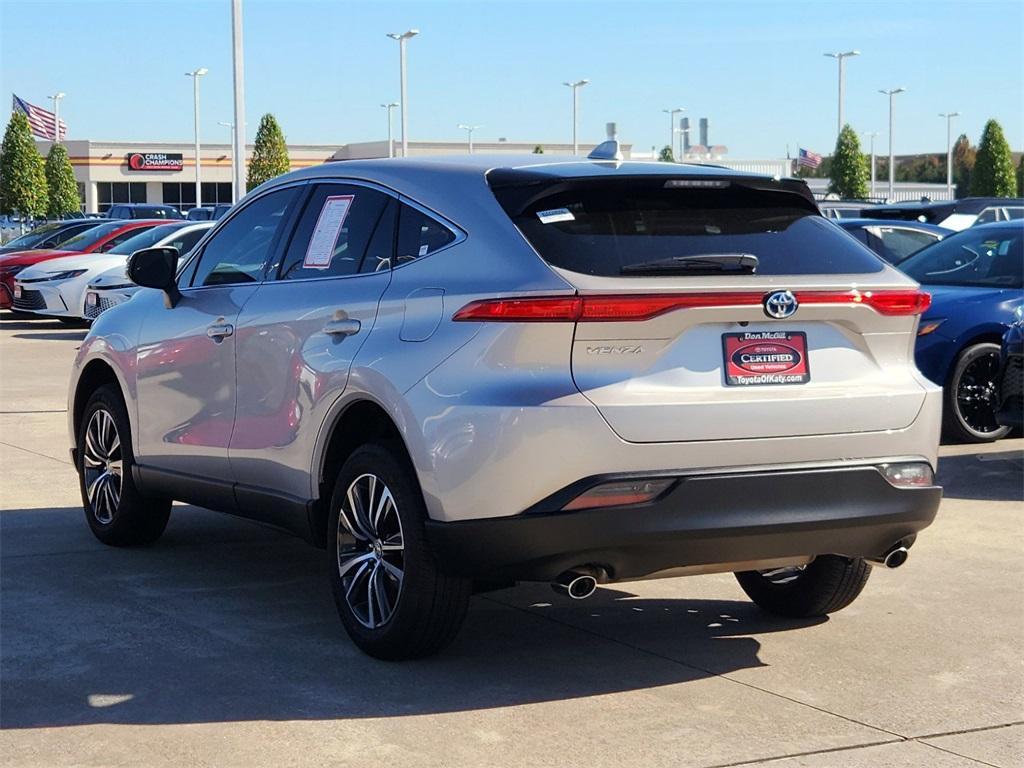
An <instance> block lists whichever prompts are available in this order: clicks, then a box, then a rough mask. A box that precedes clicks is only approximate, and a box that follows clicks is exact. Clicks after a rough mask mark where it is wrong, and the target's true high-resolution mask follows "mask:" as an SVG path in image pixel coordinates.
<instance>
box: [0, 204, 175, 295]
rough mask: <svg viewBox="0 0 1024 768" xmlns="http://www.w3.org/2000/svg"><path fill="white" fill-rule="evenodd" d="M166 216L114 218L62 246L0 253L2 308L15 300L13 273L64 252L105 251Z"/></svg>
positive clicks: (161, 220)
mask: <svg viewBox="0 0 1024 768" xmlns="http://www.w3.org/2000/svg"><path fill="white" fill-rule="evenodd" d="M166 223H167V221H166V220H165V219H135V220H131V221H111V222H110V223H108V224H100V225H99V226H96V227H93V228H91V229H88V230H86V231H85V232H82V233H81V234H78V235H75V236H74V237H72V238H71V239H70V240H66V241H65V242H63V243H61V245H60V250H56V249H44V250H38V251H15V252H14V253H5V254H3V255H0V309H11V307H12V306H13V304H14V276H15V275H16V274H18V273H19V272H20V271H21V270H23V269H24V268H25V267H28V266H31V265H32V264H38V263H39V262H41V261H48V260H50V259H57V258H60V257H61V256H75V255H78V254H83V253H106V252H107V251H109V250H110V249H111V248H113V247H114V246H116V245H119V244H120V243H121V242H123V241H124V240H127V239H128V238H129V237H133V236H134V235H137V234H139V233H140V232H144V231H145V230H147V229H150V228H151V227H155V226H156V225H157V224H166Z"/></svg>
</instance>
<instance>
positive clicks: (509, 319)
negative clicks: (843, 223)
mask: <svg viewBox="0 0 1024 768" xmlns="http://www.w3.org/2000/svg"><path fill="white" fill-rule="evenodd" d="M765 295H766V294H765V293H762V292H752V291H744V292H733V293H656V294H612V295H597V296H539V297H517V298H503V299H481V300H479V301H472V302H470V303H469V304H467V305H466V306H464V307H463V308H462V309H460V310H459V311H458V312H456V313H455V315H454V316H453V317H452V319H453V320H458V321H476V322H497V323H554V322H572V323H575V322H579V323H594V322H633V321H640V320H650V319H651V318H652V317H657V316H658V315H663V314H665V313H666V312H673V311H675V310H677V309H709V308H716V307H750V306H760V305H761V303H762V302H763V301H764V297H765ZM795 296H796V299H797V301H798V302H799V303H800V304H801V305H802V306H814V305H822V304H833V305H842V304H864V305H866V306H868V307H870V308H871V309H873V310H874V311H875V312H877V313H878V314H880V315H887V316H907V315H920V314H921V313H923V312H924V311H925V310H926V309H928V307H929V306H930V305H931V301H932V297H931V295H930V294H928V293H925V292H924V291H917V290H907V291H796V292H795Z"/></svg>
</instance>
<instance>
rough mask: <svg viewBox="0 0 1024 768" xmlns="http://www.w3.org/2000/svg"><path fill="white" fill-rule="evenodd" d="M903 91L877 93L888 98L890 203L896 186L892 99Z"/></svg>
mask: <svg viewBox="0 0 1024 768" xmlns="http://www.w3.org/2000/svg"><path fill="white" fill-rule="evenodd" d="M905 90H907V89H906V88H891V89H889V90H884V89H882V90H879V91H878V92H879V93H883V94H885V95H886V96H888V97H889V194H888V197H889V201H890V202H891V201H892V194H893V189H894V188H895V186H896V157H895V155H894V154H893V148H892V147H893V144H892V124H893V116H892V97H893V96H895V95H896V94H897V93H903V92H904V91H905Z"/></svg>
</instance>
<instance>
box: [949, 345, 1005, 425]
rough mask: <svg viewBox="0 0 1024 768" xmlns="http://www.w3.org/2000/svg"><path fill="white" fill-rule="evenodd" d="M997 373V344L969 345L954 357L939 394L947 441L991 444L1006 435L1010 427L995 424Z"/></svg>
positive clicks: (997, 396)
mask: <svg viewBox="0 0 1024 768" xmlns="http://www.w3.org/2000/svg"><path fill="white" fill-rule="evenodd" d="M998 372H999V345H998V344H994V343H992V342H987V341H986V342H981V343H979V344H971V345H970V346H969V347H966V348H965V349H964V350H963V351H962V352H961V353H960V354H959V355H957V358H956V362H955V363H954V364H953V370H952V372H951V373H950V375H949V382H948V384H947V386H946V388H945V391H944V393H943V395H944V397H945V404H944V408H943V419H942V420H943V428H944V430H943V431H944V432H945V434H946V436H947V437H949V438H952V439H953V440H956V441H958V442H962V443H992V442H995V441H996V440H1001V439H1002V438H1004V437H1006V436H1007V435H1008V434H1009V433H1010V427H1004V426H1000V424H999V422H998V421H996V415H995V414H996V410H997V409H998V408H999V382H998V375H999V373H998ZM965 374H966V377H965Z"/></svg>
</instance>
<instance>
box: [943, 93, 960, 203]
mask: <svg viewBox="0 0 1024 768" xmlns="http://www.w3.org/2000/svg"><path fill="white" fill-rule="evenodd" d="M939 117H944V118H946V194H947V195H949V199H950V200H952V199H953V133H952V131H953V118H954V117H960V113H959V112H947V113H945V114H939Z"/></svg>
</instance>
